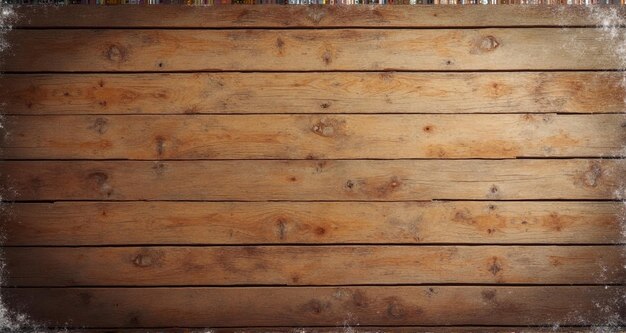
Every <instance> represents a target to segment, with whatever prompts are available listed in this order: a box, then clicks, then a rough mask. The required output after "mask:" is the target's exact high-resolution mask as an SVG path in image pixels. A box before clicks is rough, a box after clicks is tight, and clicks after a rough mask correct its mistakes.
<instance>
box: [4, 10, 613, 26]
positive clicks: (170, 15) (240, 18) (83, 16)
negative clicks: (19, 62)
mask: <svg viewBox="0 0 626 333" xmlns="http://www.w3.org/2000/svg"><path fill="white" fill-rule="evenodd" d="M611 10H615V11H616V13H617V14H618V15H624V8H623V7H620V6H602V7H600V8H594V12H593V13H594V14H595V15H598V16H601V15H607V14H611ZM17 13H18V15H19V17H21V18H22V19H21V20H18V21H17V22H16V23H15V26H16V27H18V28H20V27H29V28H31V27H46V28H48V27H90V28H92V27H93V28H95V27H105V28H106V27H137V28H145V27H160V28H172V27H181V28H183V27H184V28H194V27H196V28H200V27H202V28H226V27H263V28H266V27H273V28H280V27H378V28H380V27H415V28H422V27H497V26H501V27H510V26H557V27H560V26H589V27H595V26H596V25H597V24H598V20H597V19H596V16H594V15H590V14H591V13H592V10H591V9H590V8H586V7H580V6H567V7H565V6H498V7H493V6H488V7H483V6H471V7H465V6H463V7H461V6H458V7H457V6H375V5H371V6H362V5H361V6H356V7H353V6H271V5H270V6H268V5H264V6H246V5H238V6H215V7H213V6H210V7H185V6H112V7H99V6H98V7H86V8H81V7H76V6H60V7H52V6H50V7H18V8H17Z"/></svg>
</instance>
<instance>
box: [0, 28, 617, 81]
mask: <svg viewBox="0 0 626 333" xmlns="http://www.w3.org/2000/svg"><path fill="white" fill-rule="evenodd" d="M621 30H626V29H622V28H620V29H618V31H617V33H616V35H617V36H618V37H617V38H614V39H611V38H600V37H599V34H601V32H599V31H598V30H597V29H590V28H571V29H556V28H533V29H519V28H511V29H502V28H498V29H468V30H459V29H454V30H449V29H442V30H434V29H427V30H407V29H401V30H388V29H387V30H386V29H380V30H371V29H341V30H297V29H292V30H260V29H253V30H216V31H211V30H187V29H186V30H124V29H113V30H106V29H105V30H86V29H85V30H83V29H78V30H54V29H51V30H48V29H45V30H13V31H9V32H8V33H7V35H6V36H7V42H8V43H9V45H11V52H10V53H8V54H6V55H5V56H4V57H3V58H4V61H3V62H2V64H0V70H3V71H10V72H39V71H57V72H80V71H89V72H99V71H198V70H211V71H214V70H215V71H217V70H233V71H240V70H248V71H249V70H259V71H265V70H269V71H275V70H279V71H290V70H291V71H294V70H295V71H325V70H374V71H379V70H530V69H533V70H546V69H594V70H602V69H618V68H621V67H622V61H621V58H620V56H619V53H618V52H607V51H606V50H610V49H612V48H616V47H618V46H619V45H621V43H623V42H624V40H623V36H624V35H626V34H622V33H620V31H621ZM574 36H575V38H574ZM364 54H366V55H367V56H363V55H364ZM198 55H202V56H198ZM538 59H541V61H538Z"/></svg>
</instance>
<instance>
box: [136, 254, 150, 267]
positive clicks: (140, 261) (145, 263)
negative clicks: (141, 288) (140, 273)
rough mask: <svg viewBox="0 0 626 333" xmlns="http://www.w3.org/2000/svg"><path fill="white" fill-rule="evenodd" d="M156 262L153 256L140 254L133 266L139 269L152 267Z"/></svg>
mask: <svg viewBox="0 0 626 333" xmlns="http://www.w3.org/2000/svg"><path fill="white" fill-rule="evenodd" d="M153 263H154V260H153V259H152V257H151V256H149V255H146V254H138V255H137V256H136V257H135V259H133V264H134V265H135V266H137V267H149V266H152V264H153Z"/></svg>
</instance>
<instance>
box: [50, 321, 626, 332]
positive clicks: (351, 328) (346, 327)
mask: <svg viewBox="0 0 626 333" xmlns="http://www.w3.org/2000/svg"><path fill="white" fill-rule="evenodd" d="M208 329H210V330H211V331H212V332H214V333H294V332H298V333H339V332H346V331H348V332H352V333H440V332H459V333H511V332H524V333H534V332H542V333H547V332H550V333H555V332H568V333H588V332H589V331H590V330H596V331H600V332H603V331H608V332H610V331H611V330H615V329H616V328H615V325H613V326H608V325H605V326H603V325H588V326H583V327H579V326H575V327H572V326H563V325H559V326H558V327H557V326H556V325H555V326H554V327H548V326H545V327H529V326H469V327H468V326H392V327H388V326H387V327H384V326H363V325H358V324H347V323H346V324H341V325H338V326H327V327H319V326H318V327H295V326H291V327H229V328H197V327H196V328H193V327H186V328H180V327H175V328H174V327H167V328H163V327H160V328H158V329H157V330H156V331H158V332H159V333H206V331H207V330H208ZM38 332H41V333H58V331H56V330H41V329H40V330H39V331H38ZM63 332H67V333H79V332H80V333H114V332H122V333H146V329H145V328H143V329H133V328H121V329H120V328H116V329H114V330H112V329H106V328H105V329H98V328H91V329H84V328H83V329H64V331H63ZM149 332H151V331H149Z"/></svg>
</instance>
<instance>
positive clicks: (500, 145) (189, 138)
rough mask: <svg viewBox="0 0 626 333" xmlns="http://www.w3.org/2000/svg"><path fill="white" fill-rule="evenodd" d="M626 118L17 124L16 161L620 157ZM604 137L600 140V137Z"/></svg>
mask: <svg viewBox="0 0 626 333" xmlns="http://www.w3.org/2000/svg"><path fill="white" fill-rule="evenodd" d="M624 126H626V117H624V115H617V114H616V115H613V114H611V115H554V114H549V115H543V116H534V115H530V114H524V115H306V116H305V115H263V116H260V115H242V116H239V115H238V116H235V115H225V116H216V115H212V116H163V115H160V116H21V117H19V116H10V117H6V118H5V123H4V124H3V127H4V129H5V131H6V135H3V136H2V137H1V138H0V150H1V152H0V156H2V157H4V158H9V159H319V158H323V159H357V158H379V159H397V158H514V157H567V156H579V157H595V156H622V155H624V153H625V152H624V149H623V147H624V145H625V144H626V130H625V129H624ZM598 133H602V135H598Z"/></svg>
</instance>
